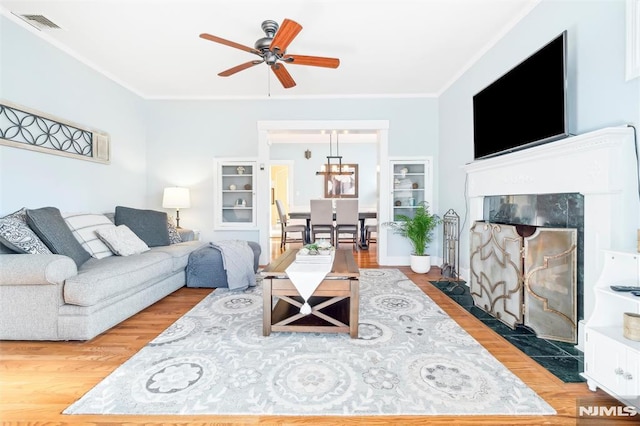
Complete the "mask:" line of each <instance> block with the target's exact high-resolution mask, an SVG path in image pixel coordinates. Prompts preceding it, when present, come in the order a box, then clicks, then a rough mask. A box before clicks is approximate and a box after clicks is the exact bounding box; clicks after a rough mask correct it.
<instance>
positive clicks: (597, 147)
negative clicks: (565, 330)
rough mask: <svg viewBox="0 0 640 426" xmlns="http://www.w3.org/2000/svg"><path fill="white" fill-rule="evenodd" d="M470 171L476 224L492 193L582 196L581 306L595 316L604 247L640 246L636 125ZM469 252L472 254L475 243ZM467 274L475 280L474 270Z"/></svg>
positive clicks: (470, 167) (475, 166) (563, 142)
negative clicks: (639, 239)
mask: <svg viewBox="0 0 640 426" xmlns="http://www.w3.org/2000/svg"><path fill="white" fill-rule="evenodd" d="M464 169H465V171H466V172H467V175H468V197H469V218H470V220H471V222H472V223H473V222H474V221H482V220H484V219H485V217H484V206H485V199H486V198H487V197H491V196H498V197H499V196H503V195H504V194H528V195H533V194H581V196H582V197H583V203H584V233H583V236H582V240H583V241H581V242H582V243H583V244H581V247H579V250H582V252H581V255H580V256H579V258H581V262H583V268H582V270H581V271H580V277H581V278H580V279H581V280H582V282H583V285H582V286H583V290H581V291H582V293H583V295H584V296H583V297H581V298H579V299H578V307H577V308H578V309H577V310H578V311H579V312H582V315H581V317H582V318H584V319H587V318H589V316H590V314H591V312H592V311H593V307H594V304H595V300H594V290H593V287H594V285H595V282H596V281H597V279H598V277H599V275H600V272H601V270H602V264H603V260H604V259H603V258H602V251H603V250H605V249H616V250H635V248H636V243H637V241H636V232H637V229H638V217H639V211H638V192H637V179H636V177H637V174H636V173H637V172H636V162H635V151H634V138H633V129H632V128H630V127H612V128H605V129H601V130H597V131H593V132H590V133H586V134H583V135H580V136H573V137H570V138H566V139H563V140H559V141H555V142H551V143H548V144H545V145H540V146H537V147H533V148H529V149H526V150H523V151H517V152H513V153H510V154H506V155H502V156H498V157H493V158H488V159H485V160H480V161H475V162H473V163H470V164H467V165H465V166H464ZM623 206H624V207H623ZM469 244H470V242H469ZM464 251H465V250H464V247H463V252H464ZM467 253H469V256H470V253H471V250H470V246H468V247H467ZM469 259H470V257H469ZM467 264H468V265H470V262H469V263H467ZM464 275H466V276H467V279H468V280H469V279H470V270H467V271H466V272H465V273H464ZM582 324H583V321H579V323H578V347H579V348H581V347H582V342H583V338H582V336H583V332H584V330H583V326H582Z"/></svg>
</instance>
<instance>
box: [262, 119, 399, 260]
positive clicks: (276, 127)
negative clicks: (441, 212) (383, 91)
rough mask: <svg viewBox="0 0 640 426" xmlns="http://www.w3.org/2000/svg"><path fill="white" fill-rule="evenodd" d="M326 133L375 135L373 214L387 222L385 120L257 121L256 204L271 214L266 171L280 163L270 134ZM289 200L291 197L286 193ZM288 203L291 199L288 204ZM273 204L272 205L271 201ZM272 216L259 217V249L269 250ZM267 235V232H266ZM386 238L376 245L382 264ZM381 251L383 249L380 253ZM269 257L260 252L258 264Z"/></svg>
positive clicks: (386, 128)
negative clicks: (260, 176)
mask: <svg viewBox="0 0 640 426" xmlns="http://www.w3.org/2000/svg"><path fill="white" fill-rule="evenodd" d="M327 129H345V130H350V131H355V132H358V131H360V132H370V133H374V134H375V135H376V141H377V145H376V148H377V149H376V151H377V159H378V166H377V168H378V171H377V172H376V180H377V188H378V194H377V197H378V198H377V202H376V210H377V212H378V221H379V222H381V223H382V222H386V221H389V209H388V208H386V206H388V203H389V193H390V185H389V175H388V173H389V172H388V167H387V165H388V161H389V153H388V138H389V122H388V121H386V120H328V121H325V120H310V121H307V120H296V121H259V122H258V164H259V169H260V171H264V173H265V175H266V176H264V179H258V191H257V194H256V197H257V203H258V205H259V206H262V207H263V208H264V210H262V211H265V212H266V211H271V208H272V206H271V175H270V173H271V168H270V167H266V166H267V165H270V164H271V163H272V162H273V163H274V164H277V163H279V161H278V160H272V159H271V155H270V151H271V142H270V134H273V133H283V132H289V133H302V134H311V133H319V132H321V131H325V130H327ZM292 179H293V177H292V176H289V185H291V181H292ZM289 196H290V197H291V196H292V194H291V192H289ZM289 201H290V202H291V199H290V200H289ZM274 202H275V201H274ZM271 216H272V215H258V228H259V229H260V230H262V231H263V232H261V233H260V245H261V246H262V247H268V246H269V240H270V237H271V236H270V234H271V233H270V232H269V230H270V229H271ZM265 231H266V232H265ZM385 240H386V235H385V233H379V234H378V243H377V244H376V246H377V248H376V249H377V250H378V259H379V261H380V262H381V264H388V263H384V262H385V261H387V259H386V257H387V253H386V244H385ZM381 247H383V248H385V249H384V250H383V251H382V252H381V251H380V249H381ZM271 260H272V259H271V253H269V251H267V250H263V252H262V255H261V257H260V263H261V264H267V263H269V262H271Z"/></svg>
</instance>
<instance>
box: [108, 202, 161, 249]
mask: <svg viewBox="0 0 640 426" xmlns="http://www.w3.org/2000/svg"><path fill="white" fill-rule="evenodd" d="M116 225H127V227H128V228H129V229H131V230H132V231H133V232H134V234H136V235H137V236H138V237H139V238H140V239H141V240H142V241H144V242H145V243H146V244H147V245H148V246H149V247H158V246H168V245H169V244H170V243H171V241H170V240H169V230H168V229H167V214H166V213H164V212H158V211H155V210H140V209H133V208H130V207H123V206H117V207H116Z"/></svg>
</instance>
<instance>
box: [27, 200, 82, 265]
mask: <svg viewBox="0 0 640 426" xmlns="http://www.w3.org/2000/svg"><path fill="white" fill-rule="evenodd" d="M27 223H28V224H29V227H30V228H31V229H33V231H34V232H35V233H36V234H37V235H38V236H39V237H40V239H41V240H42V241H43V242H44V243H45V244H46V245H47V247H49V250H51V251H52V252H53V253H56V254H63V255H65V256H69V257H70V258H71V259H73V261H74V262H75V263H76V265H77V266H78V267H80V266H81V265H82V264H83V263H84V262H86V261H87V260H89V259H90V258H91V255H90V254H89V252H88V251H86V250H85V249H83V248H82V246H81V245H80V243H79V242H78V240H76V239H75V237H74V236H73V234H72V233H71V230H70V229H69V227H68V226H67V223H66V222H65V221H64V219H63V218H62V215H61V214H60V210H58V209H57V208H55V207H43V208H40V209H35V210H31V209H27Z"/></svg>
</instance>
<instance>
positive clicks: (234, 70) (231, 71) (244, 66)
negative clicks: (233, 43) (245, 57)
mask: <svg viewBox="0 0 640 426" xmlns="http://www.w3.org/2000/svg"><path fill="white" fill-rule="evenodd" d="M262 62H264V61H249V62H245V63H244V64H240V65H236V66H235V67H233V68H229V69H228V70H226V71H222V72H221V73H218V75H219V76H220V77H229V76H230V75H233V74H235V73H237V72H239V71H242V70H246V69H247V68H251V67H252V66H254V65H258V64H261V63H262Z"/></svg>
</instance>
